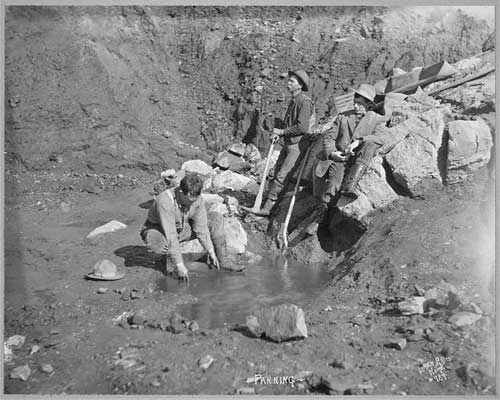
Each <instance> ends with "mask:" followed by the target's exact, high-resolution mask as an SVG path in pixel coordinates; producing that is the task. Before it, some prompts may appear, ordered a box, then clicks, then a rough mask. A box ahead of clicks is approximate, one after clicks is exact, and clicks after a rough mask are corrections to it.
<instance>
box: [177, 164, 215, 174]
mask: <svg viewBox="0 0 500 400" xmlns="http://www.w3.org/2000/svg"><path fill="white" fill-rule="evenodd" d="M181 169H182V170H184V171H186V172H189V173H196V174H200V175H203V176H209V175H213V174H214V170H213V168H212V167H211V166H210V165H208V164H207V163H206V162H204V161H201V160H189V161H186V162H185V163H184V164H182V167H181Z"/></svg>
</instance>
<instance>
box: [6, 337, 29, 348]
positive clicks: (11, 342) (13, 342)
mask: <svg viewBox="0 0 500 400" xmlns="http://www.w3.org/2000/svg"><path fill="white" fill-rule="evenodd" d="M25 341H26V336H22V335H14V336H11V337H10V338H8V339H7V342H5V344H6V345H7V347H9V348H11V349H13V350H17V349H20V348H21V347H23V345H24V342H25Z"/></svg>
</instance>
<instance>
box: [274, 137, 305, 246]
mask: <svg viewBox="0 0 500 400" xmlns="http://www.w3.org/2000/svg"><path fill="white" fill-rule="evenodd" d="M311 147H312V146H309V147H308V148H307V151H306V154H305V156H304V159H303V160H302V164H301V165H300V169H299V175H298V176H297V182H296V183H295V188H294V189H293V194H292V199H291V200H290V205H289V206H288V212H287V214H286V217H285V222H284V223H283V226H282V228H281V230H280V232H279V233H278V243H279V244H280V247H281V254H282V255H285V253H286V251H287V250H288V224H289V223H290V218H291V216H292V211H293V207H294V206H295V199H296V197H297V193H298V191H299V187H300V180H301V179H302V174H303V173H304V169H305V167H306V164H307V159H308V158H309V153H310V152H311Z"/></svg>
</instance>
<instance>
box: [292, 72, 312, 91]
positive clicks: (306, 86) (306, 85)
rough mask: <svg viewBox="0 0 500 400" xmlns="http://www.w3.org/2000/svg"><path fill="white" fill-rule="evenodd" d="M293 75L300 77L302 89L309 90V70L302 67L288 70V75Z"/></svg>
mask: <svg viewBox="0 0 500 400" xmlns="http://www.w3.org/2000/svg"><path fill="white" fill-rule="evenodd" d="M292 75H293V76H295V77H297V78H298V79H299V81H300V83H301V84H302V90H303V91H304V92H307V91H308V90H309V75H307V72H306V71H303V70H301V69H299V70H297V71H288V76H292Z"/></svg>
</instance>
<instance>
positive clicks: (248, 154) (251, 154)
mask: <svg viewBox="0 0 500 400" xmlns="http://www.w3.org/2000/svg"><path fill="white" fill-rule="evenodd" d="M244 157H245V159H247V160H248V161H249V162H251V163H256V162H257V161H259V160H261V159H262V155H261V154H260V151H259V149H258V148H257V146H255V145H254V144H252V143H249V144H247V145H246V148H245V154H244Z"/></svg>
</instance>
